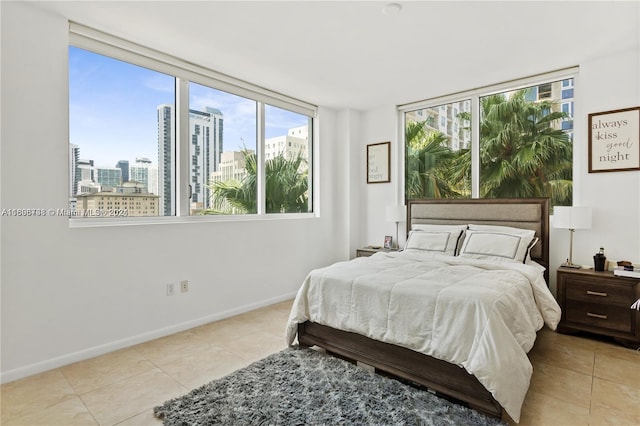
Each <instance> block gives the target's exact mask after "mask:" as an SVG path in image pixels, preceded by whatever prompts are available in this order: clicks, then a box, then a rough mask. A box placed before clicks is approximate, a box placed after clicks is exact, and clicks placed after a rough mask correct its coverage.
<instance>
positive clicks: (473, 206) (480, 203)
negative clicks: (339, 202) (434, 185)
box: [407, 198, 549, 282]
mask: <svg viewBox="0 0 640 426" xmlns="http://www.w3.org/2000/svg"><path fill="white" fill-rule="evenodd" d="M419 223H429V224H440V225H445V224H452V225H462V224H469V223H477V224H483V225H502V226H512V227H515V228H523V229H532V230H534V231H535V232H536V236H537V237H538V238H539V239H540V241H538V243H537V244H536V245H535V246H534V247H533V248H532V250H531V259H532V260H533V261H535V262H537V263H539V264H540V265H542V266H544V267H545V268H547V271H546V272H545V278H546V279H547V282H549V279H548V272H549V199H548V198H474V199H470V198H467V199H412V200H409V201H408V202H407V232H409V231H410V230H411V226H412V225H413V224H419Z"/></svg>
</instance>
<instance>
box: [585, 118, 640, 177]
mask: <svg viewBox="0 0 640 426" xmlns="http://www.w3.org/2000/svg"><path fill="white" fill-rule="evenodd" d="M626 170H640V107H634V108H624V109H616V110H611V111H603V112H596V113H593V114H589V173H600V172H620V171H626Z"/></svg>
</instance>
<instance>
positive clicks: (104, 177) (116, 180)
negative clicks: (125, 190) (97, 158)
mask: <svg viewBox="0 0 640 426" xmlns="http://www.w3.org/2000/svg"><path fill="white" fill-rule="evenodd" d="M96 183H99V184H100V185H103V186H104V185H106V186H110V187H112V188H115V187H116V186H120V185H121V184H122V170H120V169H119V168H117V167H96Z"/></svg>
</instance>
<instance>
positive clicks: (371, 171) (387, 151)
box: [367, 142, 391, 183]
mask: <svg viewBox="0 0 640 426" xmlns="http://www.w3.org/2000/svg"><path fill="white" fill-rule="evenodd" d="M389 169H391V142H380V143H373V144H370V145H367V183H383V182H391V176H390V174H389Z"/></svg>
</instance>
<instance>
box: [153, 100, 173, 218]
mask: <svg viewBox="0 0 640 426" xmlns="http://www.w3.org/2000/svg"><path fill="white" fill-rule="evenodd" d="M157 111H158V195H159V196H160V216H173V215H175V214H176V209H175V203H174V202H173V200H174V199H175V197H176V188H175V182H176V174H175V169H176V168H175V167H174V166H173V163H174V162H175V154H176V139H175V128H176V125H175V114H174V112H173V111H174V108H173V105H168V104H162V105H158V109H157Z"/></svg>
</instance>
